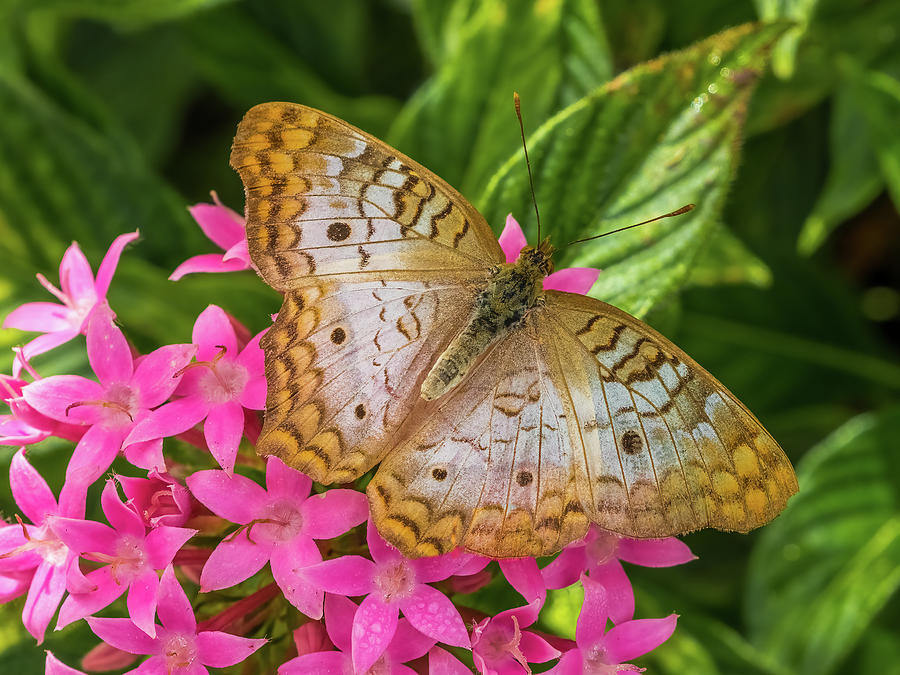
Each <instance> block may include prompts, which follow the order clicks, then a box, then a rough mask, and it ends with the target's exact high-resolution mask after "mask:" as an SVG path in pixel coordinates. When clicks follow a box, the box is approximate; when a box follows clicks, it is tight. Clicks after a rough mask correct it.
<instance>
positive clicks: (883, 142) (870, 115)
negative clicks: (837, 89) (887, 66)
mask: <svg viewBox="0 0 900 675" xmlns="http://www.w3.org/2000/svg"><path fill="white" fill-rule="evenodd" d="M856 74H857V76H856V77H853V78H852V79H851V90H852V92H853V95H854V96H855V97H857V99H858V101H859V104H860V107H861V108H862V112H863V115H864V116H865V119H866V120H867V122H868V130H869V134H870V135H871V138H872V144H873V145H874V146H875V153H876V155H877V156H878V163H879V165H880V166H881V174H882V176H883V177H884V181H885V183H886V184H887V189H888V193H889V194H890V195H891V199H893V201H894V204H900V135H898V134H897V120H900V80H898V79H897V78H895V77H892V76H891V75H888V74H887V73H883V72H879V71H877V70H871V71H868V72H860V71H856Z"/></svg>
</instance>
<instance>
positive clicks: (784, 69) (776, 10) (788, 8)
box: [755, 0, 819, 80]
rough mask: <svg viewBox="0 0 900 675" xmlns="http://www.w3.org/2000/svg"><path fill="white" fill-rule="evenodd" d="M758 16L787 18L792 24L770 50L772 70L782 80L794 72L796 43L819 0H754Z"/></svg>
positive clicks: (767, 19)
mask: <svg viewBox="0 0 900 675" xmlns="http://www.w3.org/2000/svg"><path fill="white" fill-rule="evenodd" d="M755 3H756V9H757V11H758V12H759V18H760V19H762V20H763V21H776V20H778V19H788V20H790V21H792V22H794V23H795V24H796V25H794V26H792V27H791V29H790V30H788V31H787V32H786V33H785V34H784V35H783V36H782V38H781V39H780V40H779V41H778V44H776V45H775V49H774V50H773V51H772V72H774V73H775V75H777V76H778V77H780V78H781V79H783V80H789V79H790V78H791V76H793V74H794V62H795V59H796V55H797V45H798V44H799V43H800V40H802V39H803V35H804V33H806V29H807V27H808V26H809V22H810V19H811V18H812V16H813V14H814V13H815V11H816V6H817V5H818V4H819V0H755Z"/></svg>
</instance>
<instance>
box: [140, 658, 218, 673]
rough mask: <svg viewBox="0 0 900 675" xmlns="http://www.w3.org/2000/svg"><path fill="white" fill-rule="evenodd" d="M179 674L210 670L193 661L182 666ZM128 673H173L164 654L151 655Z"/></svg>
mask: <svg viewBox="0 0 900 675" xmlns="http://www.w3.org/2000/svg"><path fill="white" fill-rule="evenodd" d="M180 670H181V672H180V673H178V675H209V671H208V670H207V669H206V668H204V667H203V666H202V665H197V664H196V663H192V664H191V665H189V666H187V667H185V668H181V669H180ZM128 675H172V673H171V672H169V667H168V665H167V664H166V660H165V659H164V658H163V657H162V656H151V657H150V658H149V659H147V660H146V661H144V662H143V663H141V665H139V666H138V667H137V668H135V669H134V670H129V671H128Z"/></svg>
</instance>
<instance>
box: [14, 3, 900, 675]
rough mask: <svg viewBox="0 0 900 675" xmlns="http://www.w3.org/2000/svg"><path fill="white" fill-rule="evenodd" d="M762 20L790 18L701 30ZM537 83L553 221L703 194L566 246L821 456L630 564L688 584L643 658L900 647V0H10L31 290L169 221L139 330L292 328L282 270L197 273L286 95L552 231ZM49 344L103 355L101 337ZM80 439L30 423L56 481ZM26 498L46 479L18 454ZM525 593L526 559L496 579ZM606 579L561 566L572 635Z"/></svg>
mask: <svg viewBox="0 0 900 675" xmlns="http://www.w3.org/2000/svg"><path fill="white" fill-rule="evenodd" d="M760 19H762V20H764V21H766V22H776V23H773V24H772V25H770V26H768V27H756V28H753V29H748V31H749V32H747V33H746V34H741V35H737V36H735V34H731V35H732V37H729V38H727V39H718V40H713V41H712V42H702V41H704V40H706V39H707V38H708V37H709V36H711V35H713V34H715V33H718V32H720V31H723V30H725V29H728V28H730V27H733V26H737V25H739V24H743V23H745V22H749V21H757V20H760ZM784 19H788V20H790V22H791V23H789V24H786V23H777V22H779V21H782V20H784ZM698 42H700V44H699V46H692V45H694V44H695V43H698ZM685 48H687V51H684V52H680V53H677V54H675V55H673V56H671V57H666V58H664V59H663V60H662V61H660V62H658V63H657V65H656V66H653V67H640V66H639V67H638V69H637V70H636V71H634V72H631V73H627V74H626V75H624V76H622V77H620V79H618V80H616V81H615V83H614V84H613V85H608V86H606V87H604V86H603V85H604V83H606V82H608V81H609V80H610V79H611V78H613V77H615V76H616V75H618V74H620V73H622V72H624V71H626V70H628V69H630V68H632V67H634V66H636V65H637V64H639V63H640V62H642V61H645V60H647V59H652V58H655V57H657V56H659V55H660V54H665V53H667V52H671V51H673V50H682V49H685ZM767 61H768V62H769V67H768V69H767V72H766V74H765V75H764V76H763V77H762V78H761V79H760V81H759V83H758V87H757V89H756V91H755V93H754V94H753V96H752V98H751V99H750V101H749V107H748V106H747V105H746V104H747V97H748V95H749V93H750V82H751V81H752V80H753V79H754V78H753V75H754V74H755V73H756V72H757V71H760V70H761V69H762V68H763V66H764V64H765V63H766V62H767ZM514 89H515V90H518V91H519V92H520V94H521V96H522V101H523V112H524V115H525V123H526V128H527V130H528V131H529V132H530V133H529V136H530V138H529V148H530V152H531V154H532V159H533V161H534V164H535V169H536V181H537V195H538V201H539V204H540V205H541V208H542V220H543V223H544V227H545V228H546V231H548V232H549V233H550V234H551V236H552V237H553V241H554V243H556V244H558V245H561V244H562V243H564V242H565V241H567V240H569V239H571V238H575V236H576V235H577V236H587V235H589V234H595V233H598V232H601V231H604V230H606V229H612V228H613V227H617V226H621V225H625V224H628V223H630V222H636V221H637V220H641V219H643V218H648V217H652V216H653V215H658V214H659V213H662V212H663V211H665V210H670V209H673V208H676V207H678V206H680V205H681V204H683V203H686V202H696V203H697V204H698V208H697V209H696V211H695V212H694V213H692V214H691V215H689V216H685V217H683V218H682V219H678V222H675V221H668V222H666V223H663V224H660V225H659V226H655V225H654V226H648V227H646V228H639V229H638V230H636V231H632V232H629V233H624V234H622V235H616V236H614V237H609V238H605V239H601V240H598V241H595V242H591V243H589V244H583V245H581V246H580V247H575V248H572V249H568V250H566V251H563V252H562V255H561V256H560V258H559V263H561V264H562V265H565V264H580V265H595V266H599V267H602V268H603V269H604V270H605V272H604V275H602V276H601V280H600V282H599V283H598V285H597V286H596V287H595V289H594V291H593V292H592V294H593V295H595V296H597V297H600V298H603V299H607V300H610V301H612V302H615V303H616V304H618V305H620V306H622V307H623V308H625V309H628V310H629V311H632V312H633V313H636V314H637V315H639V316H641V317H643V318H645V319H646V320H647V321H648V322H650V323H651V324H653V325H655V326H656V327H657V328H659V329H660V330H662V331H663V332H664V333H666V334H667V335H668V336H669V337H671V338H673V339H674V340H675V342H676V343H677V344H679V346H681V347H682V348H684V349H685V351H687V352H688V353H689V354H691V355H692V356H694V357H695V358H696V359H697V360H698V361H699V362H700V363H701V364H703V365H704V366H705V367H706V368H708V369H709V370H710V371H711V372H712V373H713V374H715V375H716V376H717V377H718V378H719V379H721V380H722V381H723V382H724V383H725V384H726V385H727V386H728V387H729V388H730V389H731V390H732V391H734V392H735V393H736V394H737V395H738V396H739V397H740V398H741V399H742V400H743V401H744V402H745V403H746V404H747V405H748V407H750V409H752V410H753V411H754V412H755V414H756V415H757V416H758V417H759V418H760V420H761V421H762V422H763V423H764V424H765V425H766V426H767V427H768V429H769V430H770V431H771V432H772V434H773V435H774V436H775V437H776V438H777V439H778V440H779V441H780V442H781V443H782V445H783V446H784V448H785V450H786V451H787V453H788V455H789V456H790V457H791V458H792V460H793V461H794V463H795V465H796V466H797V469H798V474H799V477H800V486H801V493H800V494H799V495H798V496H797V497H795V498H794V499H793V500H792V502H791V504H790V505H789V508H788V509H787V511H786V512H785V513H784V514H783V515H782V516H781V517H779V518H778V519H777V520H776V521H775V522H774V523H773V524H771V525H769V526H767V527H765V528H763V530H762V531H758V532H755V533H753V534H751V535H748V536H742V535H733V534H724V533H719V532H700V533H696V534H692V535H689V536H687V537H686V541H687V542H688V543H689V544H690V545H691V546H692V548H693V550H694V551H695V552H696V553H697V554H698V555H699V556H700V558H699V560H697V561H695V562H693V563H691V564H689V565H686V566H684V567H680V568H674V569H666V570H647V569H638V568H629V573H630V574H631V576H632V578H633V580H634V582H635V586H636V593H637V599H638V616H639V617H651V616H661V615H663V614H665V613H668V612H671V611H676V612H678V613H679V614H680V615H681V619H680V620H679V626H678V630H677V631H676V633H675V636H674V637H673V638H672V639H671V640H670V641H669V642H668V643H667V644H666V645H664V646H663V647H661V648H660V649H658V650H657V651H656V652H654V653H653V654H652V655H651V656H650V657H649V658H647V659H645V661H644V663H643V665H646V666H647V667H648V668H650V669H652V672H657V673H665V674H673V675H674V674H681V673H692V674H693V675H707V674H710V675H711V674H715V673H721V674H722V675H725V674H732V673H738V674H744V673H746V674H759V675H762V674H771V675H789V674H797V675H827V674H828V673H836V672H841V671H847V670H849V671H852V672H856V673H879V674H883V673H900V634H898V626H900V604H898V603H897V601H896V591H897V588H898V585H900V447H898V446H900V359H898V345H900V293H898V287H900V216H898V210H897V206H896V205H897V204H900V2H898V1H897V0H882V1H880V2H878V1H874V0H873V1H867V0H818V1H817V0H757V1H756V2H753V1H751V0H601V1H594V0H539V1H538V2H520V1H518V0H502V1H501V0H484V1H477V0H436V1H432V0H427V1H426V0H378V1H374V2H362V1H360V0H329V1H328V2H325V3H322V2H299V1H297V0H246V1H239V0H234V1H228V0H153V1H149V0H21V1H19V0H2V1H0V260H2V265H0V316H2V315H5V314H6V313H8V312H9V311H10V310H11V309H13V308H14V307H16V306H18V305H19V304H21V303H22V302H25V301H31V300H48V299H49V297H48V296H47V295H46V294H45V292H44V291H43V289H41V288H40V286H39V285H38V284H37V282H36V281H35V279H34V274H35V272H42V273H44V274H46V275H47V276H48V277H49V278H50V279H51V280H52V281H54V282H55V281H56V280H57V272H56V270H57V267H58V263H59V260H60V257H61V255H62V253H63V251H64V250H65V248H66V247H67V246H68V245H69V244H70V243H71V241H72V240H77V241H78V242H79V244H80V245H81V246H82V248H83V249H84V251H85V252H86V254H87V256H88V258H89V259H90V260H91V262H92V264H93V265H94V267H95V268H96V265H97V264H98V263H99V260H100V258H101V257H102V255H103V253H104V251H105V250H106V247H107V246H108V244H109V243H110V242H111V241H112V239H113V238H114V237H115V236H116V235H117V234H120V233H122V232H125V231H130V230H134V229H135V228H140V230H141V233H142V239H141V241H140V242H139V243H138V244H137V245H136V246H133V247H131V248H129V249H128V250H127V251H126V253H125V255H124V256H123V259H122V263H121V265H120V268H119V272H118V274H117V276H116V278H115V279H114V281H113V284H112V289H111V291H110V302H111V304H112V306H113V308H114V309H115V310H116V312H117V313H118V315H119V319H120V322H121V324H122V325H123V326H124V328H125V331H126V333H127V335H128V336H129V338H131V339H132V340H133V341H134V342H135V344H136V345H137V346H138V347H139V348H141V349H144V350H148V349H151V348H153V347H155V346H158V345H160V344H163V343H169V342H176V341H184V340H187V339H189V336H190V327H191V325H192V323H193V320H194V318H195V317H196V315H197V314H198V313H199V312H200V311H202V309H203V308H204V307H206V305H207V304H209V303H216V304H219V305H221V306H223V307H225V308H226V309H227V310H228V311H229V312H231V313H232V314H234V315H235V316H237V317H238V318H239V319H240V320H242V321H243V322H244V323H246V324H247V325H248V326H249V327H250V328H252V329H253V330H254V331H255V330H259V329H261V328H263V327H265V325H266V324H267V322H268V320H269V319H268V317H269V313H270V312H274V311H277V308H278V298H277V296H276V295H275V294H274V292H272V291H270V290H269V289H268V288H266V287H265V286H264V285H263V284H262V283H261V282H260V281H259V280H258V279H257V278H256V277H255V276H254V275H252V274H251V273H249V272H248V273H242V274H232V275H196V276H193V277H187V278H185V279H184V280H183V281H181V282H178V284H177V285H175V284H173V283H172V282H169V281H167V280H166V277H167V276H168V274H169V273H170V272H171V270H172V269H174V267H175V266H176V265H177V264H178V263H180V262H181V261H183V260H184V259H185V258H187V257H190V256H192V255H196V254H198V253H205V252H213V251H215V250H216V249H215V248H214V246H213V245H212V244H211V243H210V242H209V241H207V240H206V239H205V238H204V237H203V235H202V233H201V232H200V230H199V228H198V227H197V226H196V225H195V224H194V223H193V221H192V220H191V218H190V216H189V214H188V213H187V211H186V209H185V207H186V205H188V204H192V203H195V202H198V201H206V200H208V193H209V191H210V190H213V189H214V190H216V191H218V193H219V195H220V196H221V198H222V200H223V201H224V202H225V203H226V204H228V205H231V206H233V207H234V208H236V209H237V210H240V209H241V208H242V190H241V186H240V182H239V180H238V179H237V176H236V175H235V174H234V173H233V172H232V171H231V169H230V168H229V166H228V155H229V150H230V144H231V139H232V136H233V133H234V129H235V125H236V124H237V122H238V120H239V119H240V118H241V116H242V114H243V113H244V112H245V111H246V110H247V109H248V108H249V107H251V106H252V105H254V104H256V103H259V102H262V101H267V100H287V101H296V102H300V103H304V104H307V105H310V106H314V107H318V108H321V109H324V110H326V111H328V112H330V113H332V114H334V115H337V116H339V117H342V118H344V119H346V120H348V121H349V122H351V123H353V124H356V125H357V126H360V127H362V128H363V129H365V130H366V131H368V132H370V133H372V134H374V135H376V136H378V137H379V138H383V139H385V140H387V141H388V142H390V143H392V144H394V145H395V146H396V147H398V148H399V149H401V150H402V151H404V152H405V153H407V154H409V155H410V156H411V157H413V158H414V159H416V160H417V161H420V162H421V163H423V164H424V165H426V166H428V167H429V168H430V169H432V170H434V171H435V172H436V173H438V174H439V175H441V176H442V177H444V178H445V179H447V180H448V181H449V182H451V183H452V184H454V185H456V186H457V187H458V188H460V189H461V190H462V192H463V193H464V194H465V195H466V196H467V197H468V198H469V199H470V200H472V201H473V203H474V204H475V205H476V206H477V207H479V208H480V209H481V210H482V212H483V213H485V215H486V216H487V217H488V220H489V222H490V223H491V225H492V226H493V227H494V228H495V229H496V230H497V231H498V232H499V228H500V227H502V223H503V217H504V216H505V214H506V213H507V212H509V211H512V212H514V213H515V214H516V216H517V217H518V218H519V220H520V222H522V223H523V225H525V226H526V229H527V230H528V231H529V232H530V234H531V236H532V237H533V236H534V222H533V214H532V212H531V210H530V209H531V206H530V197H528V193H527V190H526V185H527V181H526V179H525V174H524V168H523V164H522V159H521V150H520V149H519V147H518V143H519V140H518V128H517V126H516V121H515V117H514V115H513V109H512V105H511V100H512V96H511V94H512V91H513V90H514ZM560 111H562V112H560ZM557 113H558V114H557ZM26 339H27V336H25V335H23V334H21V333H17V332H14V331H3V332H0V347H2V350H3V352H4V353H7V354H9V352H8V348H9V347H11V346H13V345H16V344H21V343H22V342H24V341H25V340H26ZM10 363H11V356H3V357H2V358H0V366H2V368H3V369H4V371H6V372H8V368H9V365H10ZM35 365H36V367H37V368H38V370H39V371H41V372H42V373H44V374H51V373H63V372H86V364H85V359H84V355H83V340H76V341H74V342H73V343H71V344H69V345H67V346H65V347H63V348H60V349H58V350H56V351H55V352H52V353H50V354H47V355H46V356H44V357H41V358H39V359H37V360H36V362H35ZM70 448H71V446H70V445H66V444H64V443H54V442H52V441H48V442H45V443H44V444H42V445H41V446H38V447H37V448H35V450H33V451H32V452H31V453H30V457H31V458H32V459H33V461H34V463H35V464H36V465H37V466H38V468H39V469H40V470H41V471H42V472H43V473H45V475H48V476H49V479H50V481H51V484H52V485H53V486H54V488H57V487H58V485H59V482H60V480H61V477H62V472H63V470H64V466H65V461H66V458H67V456H68V452H69V451H70ZM11 452H12V449H10V450H9V451H7V452H4V453H3V456H2V457H0V463H2V464H3V466H2V467H0V469H2V470H3V471H4V472H5V470H6V468H7V467H8V462H9V456H10V455H11ZM0 507H2V509H3V512H4V514H6V515H9V514H11V513H14V512H15V510H16V509H15V506H14V504H13V503H12V502H11V499H10V495H9V489H8V485H4V486H3V491H2V493H0ZM516 598H517V596H515V595H514V594H513V595H510V594H509V593H508V592H506V591H505V590H504V589H503V587H502V586H501V585H500V584H495V585H493V586H491V587H490V589H489V590H488V592H487V594H484V593H482V594H481V595H480V596H479V597H478V598H477V601H476V604H479V605H484V604H485V603H486V604H487V605H488V606H490V605H491V604H493V605H494V611H498V610H500V609H503V608H506V607H509V606H511V605H512V604H516V603H517V602H518V600H517V599H516ZM579 602H580V600H579V598H578V597H577V592H567V591H562V592H558V593H555V594H552V595H551V598H550V600H549V605H548V607H547V609H546V610H545V612H544V615H543V618H542V621H543V628H545V629H546V630H554V631H558V632H561V633H563V634H569V635H571V633H572V630H573V627H574V617H575V615H576V614H577V609H578V606H579V604H578V603H579ZM20 612H21V601H19V602H16V603H12V604H11V605H9V606H7V607H5V608H2V612H0V619H2V623H0V670H2V671H3V672H13V670H12V668H16V669H17V671H16V672H22V673H30V672H40V671H41V668H42V663H43V653H42V651H41V649H40V648H38V647H35V646H34V644H33V641H32V640H31V638H30V637H28V636H27V635H25V634H24V632H23V630H22V629H21V625H20V624H19V620H18V615H19V613H20ZM93 640H94V638H93V637H92V636H91V635H90V633H89V632H88V631H87V630H86V629H85V627H84V626H81V627H77V626H76V627H72V628H71V629H69V630H66V631H63V632H62V633H56V634H50V635H49V637H48V640H47V643H46V646H47V647H48V648H51V649H53V650H54V651H55V652H56V653H57V654H58V655H59V656H60V657H62V658H64V659H65V660H67V662H68V663H71V664H73V665H75V664H77V659H78V657H79V655H81V654H83V653H84V650H85V649H86V647H85V645H91V644H94V642H93Z"/></svg>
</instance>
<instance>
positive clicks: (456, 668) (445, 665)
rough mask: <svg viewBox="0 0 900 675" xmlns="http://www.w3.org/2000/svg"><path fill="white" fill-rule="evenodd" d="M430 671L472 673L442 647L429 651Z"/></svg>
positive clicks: (456, 674)
mask: <svg viewBox="0 0 900 675" xmlns="http://www.w3.org/2000/svg"><path fill="white" fill-rule="evenodd" d="M428 672H429V673H430V675H472V671H471V670H469V669H468V667H466V666H464V665H463V664H462V662H461V661H460V660H459V659H457V658H456V657H455V656H453V655H452V654H451V653H450V652H448V651H446V650H444V649H441V648H440V647H434V648H432V649H431V651H430V652H428ZM579 675H581V673H580V672H579Z"/></svg>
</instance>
